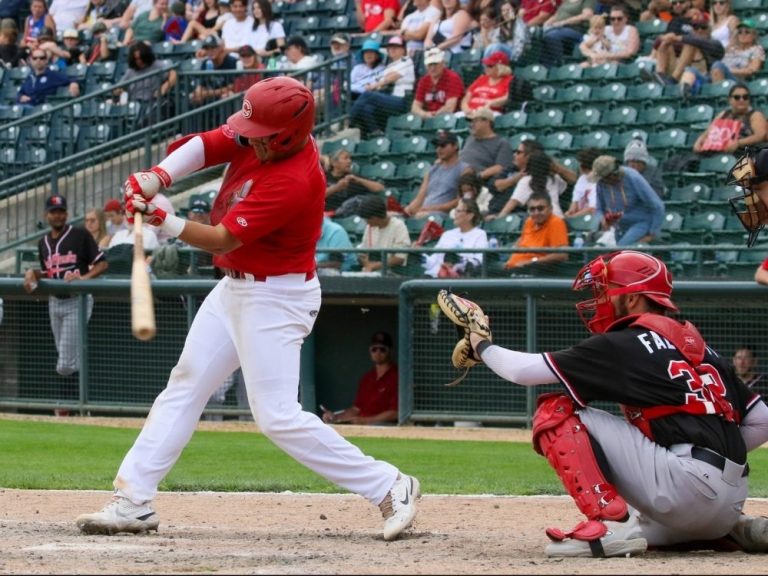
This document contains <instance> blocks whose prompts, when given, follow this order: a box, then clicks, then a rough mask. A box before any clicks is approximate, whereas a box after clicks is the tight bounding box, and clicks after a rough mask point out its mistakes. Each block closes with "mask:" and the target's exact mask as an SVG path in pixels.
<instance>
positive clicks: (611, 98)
mask: <svg viewBox="0 0 768 576" xmlns="http://www.w3.org/2000/svg"><path fill="white" fill-rule="evenodd" d="M626 95H627V86H626V85H625V84H622V83H621V82H611V83H610V84H606V85H605V86H600V87H598V88H594V89H593V90H592V95H591V97H590V99H591V100H592V101H593V102H610V103H616V102H621V101H622V100H624V98H625V97H626Z"/></svg>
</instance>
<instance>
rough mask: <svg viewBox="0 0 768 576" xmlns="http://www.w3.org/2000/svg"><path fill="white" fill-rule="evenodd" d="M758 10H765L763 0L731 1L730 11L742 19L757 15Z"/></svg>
mask: <svg viewBox="0 0 768 576" xmlns="http://www.w3.org/2000/svg"><path fill="white" fill-rule="evenodd" d="M760 8H765V6H764V5H763V0H731V10H733V12H734V14H738V15H739V16H741V17H742V18H744V17H746V16H751V15H753V14H755V13H757V12H758V11H759V10H760Z"/></svg>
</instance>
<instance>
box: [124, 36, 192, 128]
mask: <svg viewBox="0 0 768 576" xmlns="http://www.w3.org/2000/svg"><path fill="white" fill-rule="evenodd" d="M163 69H164V66H163V64H161V63H160V62H159V61H158V60H157V58H156V57H155V53H154V52H153V51H152V46H150V45H149V44H147V43H146V42H135V43H133V44H132V45H131V46H130V48H128V70H126V71H125V73H124V74H123V76H122V77H121V78H120V82H124V81H126V80H132V79H134V78H136V77H137V76H141V75H142V74H147V73H149V72H155V71H157V70H163ZM176 79H177V76H176V71H175V70H173V69H170V70H168V71H167V73H165V74H153V75H152V76H149V77H148V78H145V79H143V80H139V81H137V82H132V83H131V84H129V85H128V87H127V88H126V90H127V92H128V99H129V100H131V101H134V102H140V103H141V115H142V122H141V123H142V124H147V123H151V122H157V121H160V120H164V119H165V118H168V117H169V116H170V115H171V112H172V111H171V106H172V105H173V103H172V102H171V100H170V99H169V98H168V97H167V96H168V92H169V91H170V90H171V88H173V87H174V86H175V85H176ZM121 92H122V89H120V88H117V89H116V90H115V91H114V94H115V96H120V93H121Z"/></svg>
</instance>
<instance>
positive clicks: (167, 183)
mask: <svg viewBox="0 0 768 576" xmlns="http://www.w3.org/2000/svg"><path fill="white" fill-rule="evenodd" d="M149 171H150V172H152V173H153V174H155V175H156V176H157V177H158V178H160V182H162V183H163V188H170V187H171V184H173V181H172V180H171V175H170V174H168V172H166V171H165V170H163V169H162V168H160V166H153V167H152V168H150V170H149Z"/></svg>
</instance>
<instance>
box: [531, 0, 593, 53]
mask: <svg viewBox="0 0 768 576" xmlns="http://www.w3.org/2000/svg"><path fill="white" fill-rule="evenodd" d="M594 14H595V0H564V1H563V2H562V4H560V6H559V8H558V9H557V11H556V12H555V13H554V14H553V15H552V16H550V17H549V18H548V19H547V21H546V22H544V36H543V37H542V46H541V63H542V64H543V65H544V66H547V67H548V68H550V67H552V66H559V65H560V64H562V63H563V58H564V56H565V55H566V54H570V53H571V52H572V51H573V47H574V46H575V45H576V44H577V43H578V42H581V39H582V38H583V37H584V33H585V32H586V31H587V26H588V22H589V19H590V18H592V16H594Z"/></svg>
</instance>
